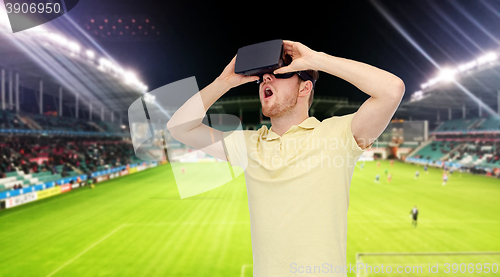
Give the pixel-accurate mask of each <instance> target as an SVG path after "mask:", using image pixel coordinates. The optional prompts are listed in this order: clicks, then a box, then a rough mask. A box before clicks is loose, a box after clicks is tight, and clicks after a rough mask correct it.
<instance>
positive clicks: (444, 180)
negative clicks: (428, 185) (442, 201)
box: [441, 172, 448, 186]
mask: <svg viewBox="0 0 500 277" xmlns="http://www.w3.org/2000/svg"><path fill="white" fill-rule="evenodd" d="M446 182H448V174H446V172H443V183H441V185H443V186H444V185H446Z"/></svg>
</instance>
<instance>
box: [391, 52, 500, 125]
mask: <svg viewBox="0 0 500 277" xmlns="http://www.w3.org/2000/svg"><path fill="white" fill-rule="evenodd" d="M421 87H422V90H420V91H417V92H415V93H413V94H412V97H411V99H410V100H409V101H406V102H405V103H403V104H402V105H401V106H402V107H404V108H406V111H403V112H402V113H400V115H401V114H403V113H404V112H406V113H409V114H415V113H420V114H425V113H433V114H434V115H435V114H436V110H442V109H452V110H454V111H460V112H461V113H462V109H463V108H464V107H465V109H466V110H469V111H470V110H473V111H474V112H477V115H479V110H480V109H481V112H482V113H483V114H485V115H487V114H490V115H492V114H498V112H499V108H500V107H499V106H498V105H499V103H498V102H499V101H500V100H499V91H500V62H499V60H498V56H497V53H495V52H491V53H489V54H487V55H485V56H483V57H479V58H478V59H476V60H474V61H470V62H468V63H465V64H463V65H460V66H458V67H457V68H456V69H442V70H441V72H440V74H439V75H438V76H437V77H436V78H434V79H431V80H429V81H428V82H427V83H424V84H422V85H421ZM480 107H481V108H480Z"/></svg>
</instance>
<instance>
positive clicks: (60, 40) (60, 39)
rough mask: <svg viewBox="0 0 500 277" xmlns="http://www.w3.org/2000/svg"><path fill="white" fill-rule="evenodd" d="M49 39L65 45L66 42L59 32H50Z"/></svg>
mask: <svg viewBox="0 0 500 277" xmlns="http://www.w3.org/2000/svg"><path fill="white" fill-rule="evenodd" d="M50 39H51V40H52V41H54V42H55V43H57V44H60V45H67V44H68V39H67V38H65V37H63V36H62V35H60V34H56V33H52V34H50Z"/></svg>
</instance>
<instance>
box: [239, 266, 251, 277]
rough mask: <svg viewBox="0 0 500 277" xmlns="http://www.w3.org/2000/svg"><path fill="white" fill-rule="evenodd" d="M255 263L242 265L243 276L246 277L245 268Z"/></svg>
mask: <svg viewBox="0 0 500 277" xmlns="http://www.w3.org/2000/svg"><path fill="white" fill-rule="evenodd" d="M252 266H253V265H251V264H244V265H242V266H241V277H245V268H247V267H252Z"/></svg>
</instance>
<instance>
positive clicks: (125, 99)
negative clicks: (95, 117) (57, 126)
mask: <svg viewBox="0 0 500 277" xmlns="http://www.w3.org/2000/svg"><path fill="white" fill-rule="evenodd" d="M2 8H3V7H1V8H0V9H2ZM6 20H7V19H6V18H5V17H4V18H3V20H0V41H1V42H2V43H0V56H1V57H2V59H0V67H1V68H3V69H6V70H13V71H16V72H18V73H19V75H20V85H21V86H22V87H26V88H29V89H33V90H39V88H40V80H43V93H44V94H50V95H55V96H58V95H59V87H62V88H63V93H64V94H63V99H64V100H66V103H67V104H69V105H70V106H74V103H75V97H76V95H78V101H79V102H78V103H79V106H82V107H85V106H88V103H89V101H90V102H91V103H92V106H93V108H94V111H96V110H98V109H99V108H101V107H104V109H105V111H106V112H110V111H114V112H123V111H126V110H127V109H128V107H129V105H130V104H131V103H132V102H133V101H134V100H136V99H137V98H138V97H140V96H141V95H142V94H143V93H144V92H145V91H147V86H145V85H144V84H143V83H142V82H140V81H139V80H138V78H137V77H136V76H135V75H134V73H132V72H131V71H127V70H125V69H123V68H122V67H120V66H119V65H117V64H116V63H114V62H112V61H110V60H109V59H107V58H105V57H103V56H99V55H98V54H96V53H97V52H98V51H95V50H94V49H89V48H86V49H84V47H82V46H81V45H80V43H79V42H77V41H75V40H74V39H71V38H68V37H67V36H66V35H63V34H61V33H58V32H57V31H56V30H49V29H47V28H42V27H41V26H38V27H35V28H32V29H29V30H26V31H23V32H19V33H15V34H13V33H12V31H11V30H10V27H9V22H8V21H6ZM5 77H6V80H8V79H9V77H8V74H7V72H6V76H5ZM68 92H70V93H68Z"/></svg>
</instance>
